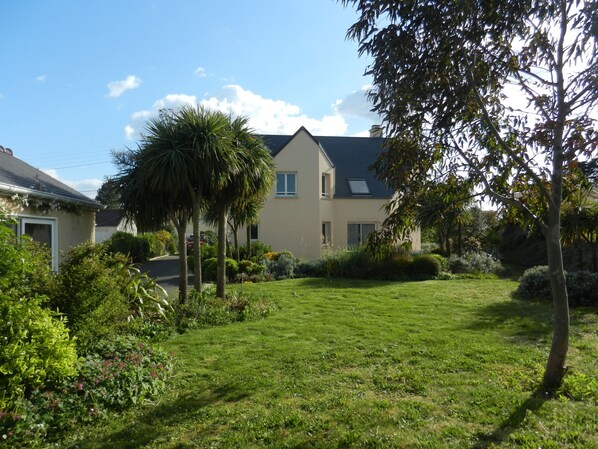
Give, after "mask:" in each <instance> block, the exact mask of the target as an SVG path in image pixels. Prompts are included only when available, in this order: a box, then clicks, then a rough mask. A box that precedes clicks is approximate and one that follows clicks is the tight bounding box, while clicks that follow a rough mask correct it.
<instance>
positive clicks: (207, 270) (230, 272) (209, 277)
mask: <svg viewBox="0 0 598 449" xmlns="http://www.w3.org/2000/svg"><path fill="white" fill-rule="evenodd" d="M224 261H225V264H226V276H227V277H228V278H229V279H235V277H236V276H237V273H238V271H239V265H238V264H237V261H236V260H234V259H229V258H228V257H227V258H226V259H224ZM201 268H202V276H203V278H204V280H206V281H210V282H214V281H216V276H217V270H218V259H217V258H216V257H212V258H210V259H207V260H205V261H204V262H203V264H202V266H201Z"/></svg>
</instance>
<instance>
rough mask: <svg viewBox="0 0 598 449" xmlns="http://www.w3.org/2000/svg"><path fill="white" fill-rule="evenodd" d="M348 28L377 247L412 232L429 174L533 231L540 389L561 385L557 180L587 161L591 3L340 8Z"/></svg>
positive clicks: (355, 2) (596, 11)
mask: <svg viewBox="0 0 598 449" xmlns="http://www.w3.org/2000/svg"><path fill="white" fill-rule="evenodd" d="M342 3H343V4H345V5H352V6H355V7H356V9H357V11H358V14H359V16H360V17H359V19H358V21H357V22H356V23H355V24H354V25H353V26H352V27H351V28H350V29H349V31H348V36H349V37H350V38H352V39H355V40H357V41H358V43H359V52H360V54H368V55H370V56H371V57H372V58H373V62H372V63H371V64H370V66H369V67H368V69H367V72H366V73H367V74H369V75H371V77H372V78H373V88H372V90H371V93H370V99H371V101H372V103H373V105H374V106H373V110H374V111H376V112H378V113H379V114H381V115H382V116H383V117H384V119H385V125H386V128H387V132H388V135H389V137H390V139H389V141H388V148H387V151H385V153H384V154H383V155H382V156H381V157H380V159H379V160H378V162H377V164H376V167H375V168H376V170H377V173H378V175H379V176H380V177H381V178H383V179H386V180H387V181H388V183H389V184H390V185H391V186H392V187H393V188H396V189H397V192H398V197H397V200H396V201H395V202H394V204H393V205H392V207H393V208H392V211H394V212H393V213H392V214H391V215H390V217H389V218H388V220H387V221H386V223H385V225H386V226H385V231H383V232H382V234H381V235H379V236H377V237H378V239H384V237H387V238H389V239H390V236H392V235H393V234H394V233H395V228H396V226H398V227H400V228H402V229H403V230H404V229H406V228H408V227H409V226H411V225H412V224H413V223H412V221H410V219H409V218H402V217H401V214H403V213H406V212H409V211H410V210H411V209H412V208H413V206H414V203H415V200H414V199H413V198H414V194H417V193H418V192H420V191H421V187H422V186H423V185H425V183H426V182H427V181H428V180H429V179H430V177H433V176H435V175H436V174H437V173H438V172H444V171H446V170H447V169H450V170H452V171H453V173H456V174H464V175H465V176H466V177H467V178H469V179H470V180H472V181H473V182H474V184H475V185H476V187H477V188H478V189H479V192H480V193H483V194H484V195H485V196H486V197H487V198H490V199H491V200H493V201H494V202H496V203H498V204H500V205H503V206H505V207H508V208H509V209H510V210H512V211H516V212H517V214H518V215H519V217H520V218H521V219H525V220H529V221H532V222H535V223H536V224H537V225H538V226H539V227H540V229H541V230H542V232H543V234H544V237H545V239H546V245H547V250H548V265H549V271H550V285H551V289H552V296H553V301H554V333H553V340H552V345H551V349H550V354H549V357H548V362H547V365H546V370H545V373H544V379H543V383H544V386H545V387H546V388H547V389H554V388H555V387H557V386H559V385H560V384H561V382H562V378H563V375H564V371H565V368H564V367H565V358H566V355H567V351H568V344H569V308H568V303H567V290H566V286H565V277H564V274H563V261H562V251H561V243H560V209H561V203H562V201H563V196H564V194H563V192H564V191H565V192H567V190H564V186H565V184H566V183H567V179H568V174H569V173H570V172H572V171H573V170H574V169H575V167H576V165H577V164H578V163H579V162H580V161H582V160H584V159H587V158H590V157H592V156H593V152H594V151H595V148H596V132H595V130H594V129H593V126H594V120H593V118H592V117H591V113H592V110H593V108H594V107H595V105H596V102H597V96H598V82H597V80H598V65H597V61H596V37H597V33H598V2H597V1H596V0H586V1H564V0H559V1H540V0H537V1H535V0H502V1H487V0H454V1H444V0H435V1H434V0H427V1H413V0H411V1H390V0H371V1H367V0H342Z"/></svg>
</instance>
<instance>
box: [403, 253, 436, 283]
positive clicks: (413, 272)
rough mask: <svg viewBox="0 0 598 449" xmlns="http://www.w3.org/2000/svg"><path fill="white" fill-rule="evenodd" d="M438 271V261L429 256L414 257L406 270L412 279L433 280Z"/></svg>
mask: <svg viewBox="0 0 598 449" xmlns="http://www.w3.org/2000/svg"><path fill="white" fill-rule="evenodd" d="M441 257H442V256H441ZM440 271H441V263H440V260H438V258H437V257H435V255H431V254H422V255H419V256H415V257H414V258H413V260H412V261H411V263H410V266H409V268H408V274H409V275H410V276H411V277H412V278H431V277H432V278H433V277H436V276H438V275H439V274H440Z"/></svg>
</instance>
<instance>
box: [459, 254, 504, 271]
mask: <svg viewBox="0 0 598 449" xmlns="http://www.w3.org/2000/svg"><path fill="white" fill-rule="evenodd" d="M447 263H448V267H449V269H450V270H451V272H453V273H457V274H458V273H481V274H490V273H495V274H497V273H499V272H500V271H501V270H502V265H501V263H500V262H499V261H497V260H496V259H495V258H494V257H492V256H491V255H490V254H488V253H484V252H477V253H466V254H464V255H463V256H462V257H459V256H455V255H453V256H451V257H449V259H448V261H447Z"/></svg>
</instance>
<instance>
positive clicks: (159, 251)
mask: <svg viewBox="0 0 598 449" xmlns="http://www.w3.org/2000/svg"><path fill="white" fill-rule="evenodd" d="M136 239H139V240H142V241H143V240H145V241H147V247H149V255H148V259H149V258H152V257H157V256H161V255H163V254H165V253H166V247H165V246H164V244H163V243H162V241H161V240H160V239H159V238H158V236H157V235H156V234H154V233H152V232H147V233H143V234H139V235H138V236H137V237H136ZM140 246H143V247H145V246H146V245H145V244H142V245H140ZM145 260H147V259H145ZM145 260H134V262H145Z"/></svg>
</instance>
